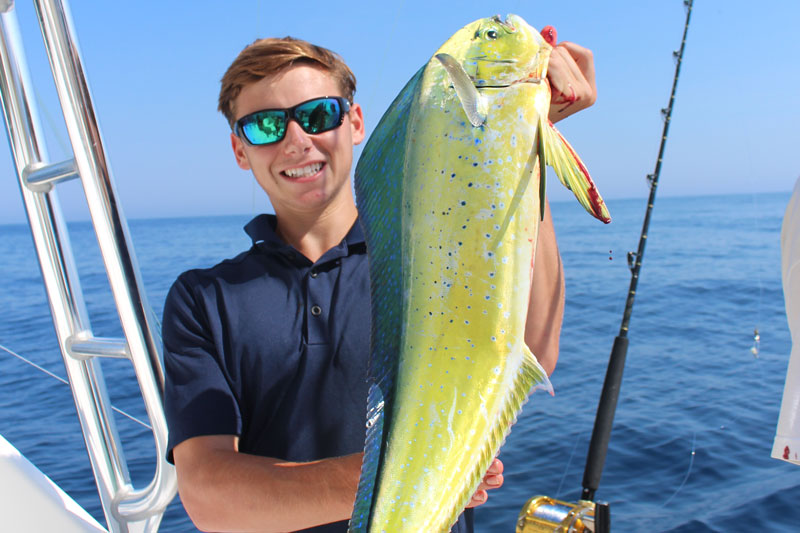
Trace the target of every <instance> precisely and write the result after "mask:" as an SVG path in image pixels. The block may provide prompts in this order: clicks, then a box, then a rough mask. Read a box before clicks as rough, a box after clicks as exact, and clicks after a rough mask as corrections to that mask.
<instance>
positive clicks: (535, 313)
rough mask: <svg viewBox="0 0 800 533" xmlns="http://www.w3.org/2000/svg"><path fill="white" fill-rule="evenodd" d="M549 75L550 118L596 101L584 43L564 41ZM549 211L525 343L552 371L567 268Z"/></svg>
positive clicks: (591, 58) (559, 117) (547, 209)
mask: <svg viewBox="0 0 800 533" xmlns="http://www.w3.org/2000/svg"><path fill="white" fill-rule="evenodd" d="M547 79H548V81H549V83H550V89H551V91H552V98H551V104H550V113H549V117H548V118H549V119H550V121H551V122H558V121H559V120H562V119H564V118H566V117H568V116H570V115H572V114H573V113H577V112H578V111H580V110H582V109H586V108H587V107H589V106H591V105H592V104H594V102H595V101H596V100H597V86H596V84H595V76H594V56H593V55H592V52H591V50H588V49H587V48H584V47H582V46H580V45H577V44H575V43H570V42H563V43H560V44H558V45H557V46H556V47H555V48H554V49H553V52H552V53H551V54H550V64H549V66H548V70H547ZM544 210H545V212H544V213H545V214H544V220H543V221H542V223H541V225H540V226H539V237H538V240H537V244H536V260H535V263H534V269H533V282H532V283H531V297H530V303H529V305H528V319H527V323H526V325H525V343H526V344H527V345H528V348H530V350H531V351H532V352H533V353H534V355H536V358H537V359H538V360H539V363H540V364H541V365H542V367H544V369H545V370H546V371H547V373H548V374H551V373H552V372H553V370H554V369H555V367H556V362H557V361H558V344H559V335H560V334H561V323H562V321H563V319H564V269H563V266H562V264H561V256H560V255H559V253H558V244H557V243H556V234H555V229H554V228H553V218H552V216H551V215H550V205H549V203H548V202H547V201H545V205H544Z"/></svg>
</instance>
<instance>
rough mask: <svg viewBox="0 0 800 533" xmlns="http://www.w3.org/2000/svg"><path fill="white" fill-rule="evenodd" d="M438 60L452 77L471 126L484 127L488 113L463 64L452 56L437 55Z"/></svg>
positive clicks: (451, 79)
mask: <svg viewBox="0 0 800 533" xmlns="http://www.w3.org/2000/svg"><path fill="white" fill-rule="evenodd" d="M436 59H438V60H439V62H440V63H441V64H442V66H443V67H444V69H445V70H446V71H447V75H448V76H450V81H451V82H452V83H453V87H454V88H455V90H456V95H458V99H459V100H460V101H461V106H462V107H463V108H464V112H465V113H466V114H467V118H469V122H470V124H472V125H473V126H475V127H476V128H477V127H478V126H481V125H483V124H484V123H485V122H486V111H485V109H484V105H483V100H482V99H481V95H480V93H479V92H478V89H476V88H475V85H474V84H473V83H472V80H471V79H470V77H469V74H467V72H466V71H465V70H464V67H462V66H461V63H459V62H458V61H456V59H455V58H454V57H453V56H451V55H450V54H444V53H442V54H436Z"/></svg>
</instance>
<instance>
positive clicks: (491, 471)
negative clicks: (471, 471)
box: [486, 457, 503, 476]
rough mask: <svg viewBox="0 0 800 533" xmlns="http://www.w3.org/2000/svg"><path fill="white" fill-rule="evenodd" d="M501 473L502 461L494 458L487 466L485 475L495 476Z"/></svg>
mask: <svg viewBox="0 0 800 533" xmlns="http://www.w3.org/2000/svg"><path fill="white" fill-rule="evenodd" d="M502 473H503V461H501V460H500V459H498V458H497V457H495V458H494V459H493V460H492V463H491V464H490V465H489V468H488V469H487V470H486V475H487V476H490V475H496V474H502Z"/></svg>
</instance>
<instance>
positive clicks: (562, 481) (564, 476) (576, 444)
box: [556, 436, 578, 498]
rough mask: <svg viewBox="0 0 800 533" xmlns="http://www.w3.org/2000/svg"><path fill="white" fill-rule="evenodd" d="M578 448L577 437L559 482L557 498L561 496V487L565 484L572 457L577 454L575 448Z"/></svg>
mask: <svg viewBox="0 0 800 533" xmlns="http://www.w3.org/2000/svg"><path fill="white" fill-rule="evenodd" d="M576 449H578V437H577V436H576V437H575V443H574V444H573V445H572V451H571V452H570V454H569V459H568V460H567V466H566V467H564V474H562V476H561V481H559V482H558V488H557V489H556V498H558V497H559V496H561V487H563V486H564V480H565V479H566V478H567V472H568V471H569V467H570V465H571V464H572V458H573V457H574V456H575V450H576Z"/></svg>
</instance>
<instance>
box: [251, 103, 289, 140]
mask: <svg viewBox="0 0 800 533" xmlns="http://www.w3.org/2000/svg"><path fill="white" fill-rule="evenodd" d="M246 118H247V119H248V120H245V121H242V122H243V123H242V124H241V128H242V133H244V136H245V137H246V138H247V140H248V141H249V142H250V144H270V143H274V142H277V141H280V140H281V139H283V136H284V135H285V134H286V122H287V121H286V112H285V111H259V112H257V113H253V114H252V115H250V116H249V117H246Z"/></svg>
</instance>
